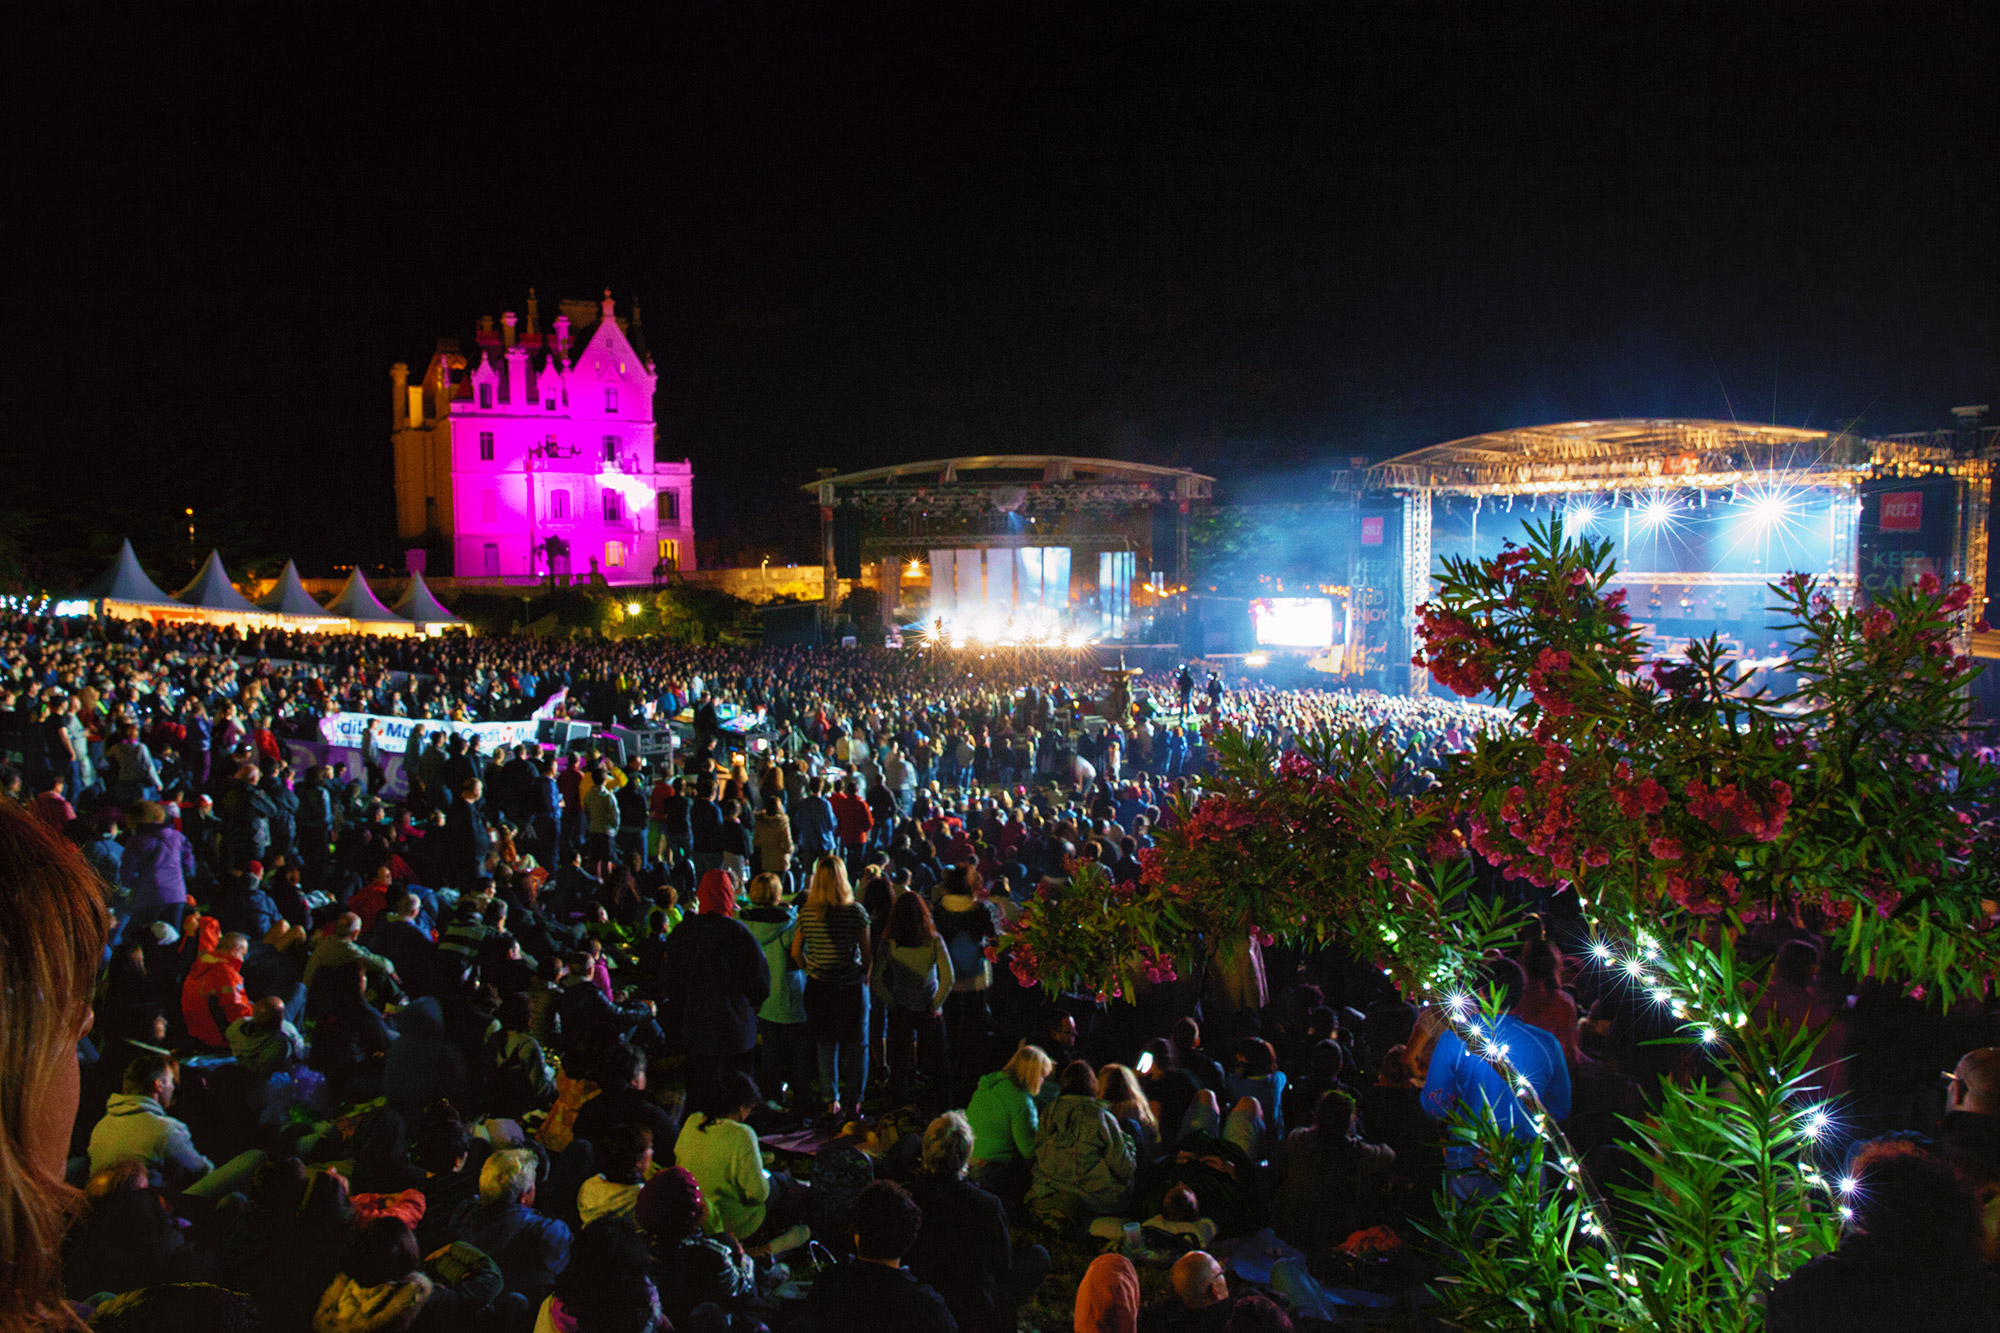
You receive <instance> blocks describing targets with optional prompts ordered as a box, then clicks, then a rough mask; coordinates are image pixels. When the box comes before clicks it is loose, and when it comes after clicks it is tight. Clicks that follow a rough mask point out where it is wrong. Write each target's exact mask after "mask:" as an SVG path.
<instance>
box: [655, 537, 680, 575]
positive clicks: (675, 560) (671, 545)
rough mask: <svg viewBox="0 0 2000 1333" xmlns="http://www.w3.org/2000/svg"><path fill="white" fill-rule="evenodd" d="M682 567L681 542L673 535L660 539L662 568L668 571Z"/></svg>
mask: <svg viewBox="0 0 2000 1333" xmlns="http://www.w3.org/2000/svg"><path fill="white" fill-rule="evenodd" d="M680 567H681V544H680V543H679V542H677V541H675V540H674V539H673V538H671V537H663V538H661V539H660V570H661V572H663V573H664V572H667V571H670V570H675V569H679V568H680Z"/></svg>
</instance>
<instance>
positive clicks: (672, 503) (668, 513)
mask: <svg viewBox="0 0 2000 1333" xmlns="http://www.w3.org/2000/svg"><path fill="white" fill-rule="evenodd" d="M680 521H681V493H680V492H679V491H661V492H660V522H662V523H678V522H680Z"/></svg>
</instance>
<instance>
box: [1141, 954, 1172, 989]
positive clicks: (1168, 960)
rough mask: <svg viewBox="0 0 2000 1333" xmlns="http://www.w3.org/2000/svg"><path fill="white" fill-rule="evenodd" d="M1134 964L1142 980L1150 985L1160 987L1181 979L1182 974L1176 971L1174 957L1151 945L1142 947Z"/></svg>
mask: <svg viewBox="0 0 2000 1333" xmlns="http://www.w3.org/2000/svg"><path fill="white" fill-rule="evenodd" d="M1134 962H1135V965H1136V967H1137V969H1138V972H1139V976H1140V978H1141V979H1142V980H1144V981H1145V982H1146V983H1147V984H1148V985H1153V986H1159V985H1163V984H1165V983H1166V982H1169V981H1178V980H1179V979H1180V974H1179V973H1177V972H1175V971H1174V956H1173V955H1172V954H1171V953H1167V952H1164V951H1161V950H1155V949H1154V948H1153V947H1152V946H1151V945H1146V946H1144V947H1142V948H1141V949H1140V950H1139V956H1138V958H1137V959H1135V960H1134Z"/></svg>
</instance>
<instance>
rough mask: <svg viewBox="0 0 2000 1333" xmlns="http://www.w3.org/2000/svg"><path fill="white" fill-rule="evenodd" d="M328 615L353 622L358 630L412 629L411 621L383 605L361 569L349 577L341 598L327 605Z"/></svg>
mask: <svg viewBox="0 0 2000 1333" xmlns="http://www.w3.org/2000/svg"><path fill="white" fill-rule="evenodd" d="M326 613H327V614H328V615H330V616H339V617H341V618H342V619H344V620H351V621H353V622H354V624H355V627H356V628H357V629H360V628H364V627H366V626H371V625H381V626H392V625H393V626H402V627H403V628H405V629H408V628H410V622H409V621H407V620H405V619H403V618H402V617H401V616H399V615H397V614H396V613H395V612H394V611H391V610H390V609H389V608H388V607H386V606H384V605H382V599H381V598H379V597H377V596H376V595H375V590H374V589H373V588H371V587H369V586H368V580H367V579H366V578H364V577H363V576H362V573H361V571H360V570H359V569H357V570H355V571H354V572H353V573H352V574H349V575H348V576H347V586H346V587H344V588H342V589H341V590H340V596H338V597H336V598H334V599H333V600H332V601H331V602H329V603H327V607H326Z"/></svg>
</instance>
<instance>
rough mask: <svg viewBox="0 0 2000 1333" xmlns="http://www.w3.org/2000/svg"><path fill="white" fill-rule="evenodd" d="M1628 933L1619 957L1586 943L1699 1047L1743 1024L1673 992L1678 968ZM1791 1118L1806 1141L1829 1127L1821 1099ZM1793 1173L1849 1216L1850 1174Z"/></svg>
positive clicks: (1743, 1015)
mask: <svg viewBox="0 0 2000 1333" xmlns="http://www.w3.org/2000/svg"><path fill="white" fill-rule="evenodd" d="M1593 924H1595V923H1593ZM1634 938H1635V944H1636V948H1635V950H1634V952H1633V953H1632V954H1631V955H1630V956H1628V957H1622V958H1621V957H1620V956H1619V951H1618V950H1617V949H1616V948H1614V947H1613V946H1612V945H1611V943H1610V942H1609V941H1607V940H1605V939H1604V938H1603V937H1602V936H1598V937H1596V938H1593V939H1592V940H1591V942H1590V946H1589V952H1590V956H1591V958H1592V959H1594V960H1595V961H1597V962H1598V963H1600V964H1602V965H1603V966H1605V967H1608V968H1612V969H1614V970H1617V971H1621V972H1623V973H1624V975H1625V976H1626V977H1628V978H1629V979H1630V980H1632V981H1633V982H1634V983H1636V984H1637V985H1639V986H1641V987H1644V988H1645V990H1646V994H1647V997H1648V998H1649V999H1650V1000H1651V1001H1652V1002H1653V1003H1654V1004H1659V1005H1664V1006H1666V1007H1667V1009H1668V1011H1669V1012H1670V1013H1671V1014H1672V1015H1673V1016H1674V1017H1675V1018H1676V1019H1679V1020H1680V1021H1681V1024H1682V1027H1683V1028H1684V1029H1691V1030H1692V1031H1693V1035H1694V1037H1695V1039H1696V1040H1697V1041H1699V1042H1700V1043H1701V1045H1702V1046H1704V1047H1714V1046H1715V1045H1716V1044H1717V1043H1718V1042H1720V1041H1722V1040H1723V1039H1724V1037H1725V1036H1726V1034H1727V1033H1728V1032H1729V1031H1730V1030H1732V1029H1736V1028H1742V1027H1746V1026H1748V1024H1749V1022H1750V1015H1749V1014H1748V1013H1747V1012H1745V1011H1744V1010H1741V1009H1737V1010H1733V1011H1732V1010H1729V1009H1722V1010H1719V1011H1717V1012H1714V1013H1712V1014H1711V1013H1708V1012H1707V1011H1705V1009H1704V1007H1703V1006H1702V1004H1701V1003H1700V1002H1699V1001H1698V1000H1696V999H1693V998H1691V997H1689V996H1685V995H1680V994H1677V993H1675V991H1674V989H1673V988H1672V986H1671V984H1670V982H1671V980H1672V976H1673V975H1674V974H1675V973H1676V972H1679V971H1683V970H1684V969H1683V968H1681V967H1679V966H1677V965H1676V964H1674V963H1673V961H1672V960H1670V959H1669V958H1668V957H1667V955H1666V952H1665V950H1664V948H1663V947H1662V946H1661V944H1660V942H1659V941H1658V940H1657V939H1655V938H1654V937H1653V936H1652V935H1651V934H1650V933H1649V932H1647V931H1643V930H1641V931H1638V932H1636V934H1635V937H1634ZM1649 968H1650V969H1655V970H1649ZM1777 1072H1778V1071H1777V1070H1775V1069H1773V1070H1771V1071H1770V1073H1771V1075H1772V1077H1774V1078H1775V1077H1776V1076H1777ZM1797 1124H1798V1130H1799V1133H1800V1135H1801V1136H1802V1137H1803V1138H1804V1139H1805V1140H1806V1141H1807V1142H1808V1143H1810V1144H1814V1145H1818V1144H1819V1143H1820V1142H1821V1141H1822V1140H1823V1139H1824V1138H1825V1137H1826V1134H1827V1131H1828V1130H1830V1129H1831V1128H1833V1116H1832V1113H1831V1112H1830V1111H1829V1110H1828V1108H1827V1105H1826V1103H1824V1102H1816V1103H1814V1104H1812V1105H1810V1106H1807V1107H1805V1108H1804V1109H1802V1110H1801V1111H1800V1112H1799V1115H1798V1120H1797ZM1799 1174H1800V1178H1801V1179H1803V1180H1804V1181H1805V1182H1806V1183H1807V1184H1809V1185H1812V1186H1814V1187H1816V1188H1818V1189H1822V1190H1825V1191H1826V1194H1827V1197H1828V1198H1829V1199H1831V1200H1833V1201H1834V1203H1835V1204H1836V1205H1837V1207H1838V1209H1839V1214H1840V1219H1841V1221H1843V1222H1850V1221H1852V1220H1853V1219H1854V1210H1853V1208H1852V1207H1850V1206H1849V1205H1848V1203H1847V1202H1846V1201H1845V1200H1846V1199H1848V1198H1851V1197H1852V1196H1853V1194H1854V1191H1855V1189H1856V1188H1857V1186H1856V1182H1855V1180H1854V1178H1853V1177H1852V1176H1843V1177H1841V1179H1840V1180H1839V1181H1838V1182H1834V1181H1830V1180H1828V1179H1827V1178H1826V1177H1825V1176H1824V1175H1822V1174H1821V1173H1820V1172H1819V1171H1818V1170H1816V1169H1814V1168H1813V1167H1812V1166H1811V1165H1810V1164H1801V1166H1800V1168H1799ZM1586 1234H1588V1233H1586Z"/></svg>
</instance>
